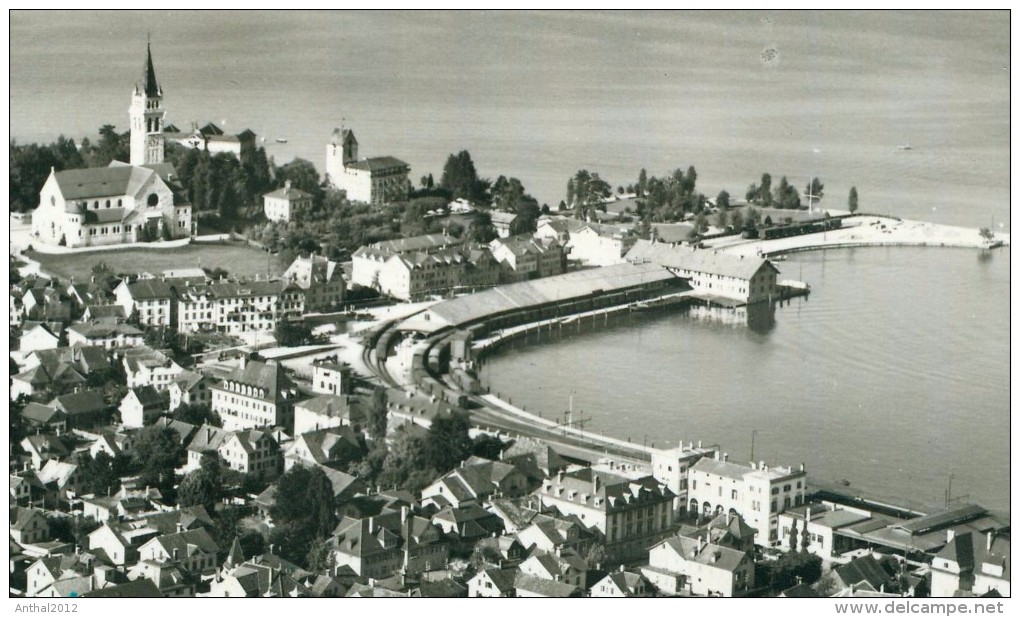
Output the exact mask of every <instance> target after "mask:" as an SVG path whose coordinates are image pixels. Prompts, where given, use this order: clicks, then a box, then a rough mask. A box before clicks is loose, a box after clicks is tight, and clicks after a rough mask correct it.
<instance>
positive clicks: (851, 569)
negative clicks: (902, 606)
mask: <svg viewBox="0 0 1020 617" xmlns="http://www.w3.org/2000/svg"><path fill="white" fill-rule="evenodd" d="M835 571H836V575H837V576H839V578H840V580H841V581H843V583H844V584H845V585H847V586H855V585H858V584H860V583H864V582H866V583H868V584H869V585H871V588H872V589H874V590H876V591H877V590H879V589H881V588H882V586H883V585H888V584H890V583H892V582H893V578H892V576H890V575H889V573H888V572H886V571H885V569H883V568H882V566H881V565H880V564H879V563H878V561H877V560H876V559H875V558H874V557H873V556H871V555H865V556H864V557H858V558H857V559H854V560H853V561H851V562H850V563H848V564H846V565H843V566H839V567H838V568H836V570H835Z"/></svg>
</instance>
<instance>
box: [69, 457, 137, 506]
mask: <svg viewBox="0 0 1020 617" xmlns="http://www.w3.org/2000/svg"><path fill="white" fill-rule="evenodd" d="M78 465H79V468H80V469H81V470H82V477H83V478H84V480H85V492H86V493H92V494H94V495H111V494H113V493H115V492H117V491H119V490H120V474H122V473H126V471H127V470H126V469H125V468H126V465H125V461H124V460H123V459H121V460H119V461H118V460H116V459H115V458H114V457H112V456H110V455H109V454H107V453H106V452H104V451H102V450H100V451H99V452H97V453H96V455H95V457H93V456H92V455H90V454H89V453H88V452H84V453H82V454H81V455H80V456H79V457H78Z"/></svg>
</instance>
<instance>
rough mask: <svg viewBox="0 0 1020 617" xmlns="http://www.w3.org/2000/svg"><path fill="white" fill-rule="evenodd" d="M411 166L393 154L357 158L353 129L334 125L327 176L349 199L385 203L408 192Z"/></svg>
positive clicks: (329, 146) (328, 150)
mask: <svg viewBox="0 0 1020 617" xmlns="http://www.w3.org/2000/svg"><path fill="white" fill-rule="evenodd" d="M410 171H411V167H410V165H408V164H407V163H405V162H404V161H401V160H400V159H396V158H393V157H392V156H380V157H372V158H363V159H359V158H358V140H357V138H356V137H354V131H352V130H350V129H347V128H343V129H335V130H334V131H333V134H332V136H331V137H330V140H329V143H328V144H326V180H327V181H328V182H329V183H330V184H331V185H333V186H334V187H336V188H338V189H340V190H342V191H345V192H346V193H347V199H349V200H350V201H355V202H362V203H366V204H371V205H373V206H377V205H382V204H384V203H386V202H389V201H394V200H397V199H402V198H404V197H406V196H407V192H408V191H409V190H410V188H411V182H410V180H408V178H407V175H408V173H410Z"/></svg>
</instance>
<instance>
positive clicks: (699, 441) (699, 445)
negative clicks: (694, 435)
mask: <svg viewBox="0 0 1020 617" xmlns="http://www.w3.org/2000/svg"><path fill="white" fill-rule="evenodd" d="M698 447H699V448H700V447H701V440H700V439H699V440H698Z"/></svg>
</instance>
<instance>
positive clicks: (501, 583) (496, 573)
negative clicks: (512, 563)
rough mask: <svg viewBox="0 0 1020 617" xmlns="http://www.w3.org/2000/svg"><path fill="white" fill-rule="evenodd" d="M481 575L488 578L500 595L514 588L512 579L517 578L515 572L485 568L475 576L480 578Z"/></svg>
mask: <svg viewBox="0 0 1020 617" xmlns="http://www.w3.org/2000/svg"><path fill="white" fill-rule="evenodd" d="M482 574H484V575H486V576H488V577H489V580H491V581H492V584H493V585H495V587H496V589H498V590H499V591H500V592H502V593H506V592H507V591H510V590H511V589H513V588H514V578H515V577H516V576H517V570H509V569H508V570H503V569H501V568H486V569H485V570H482V571H481V572H479V573H478V574H476V575H475V576H481V575H482Z"/></svg>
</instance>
